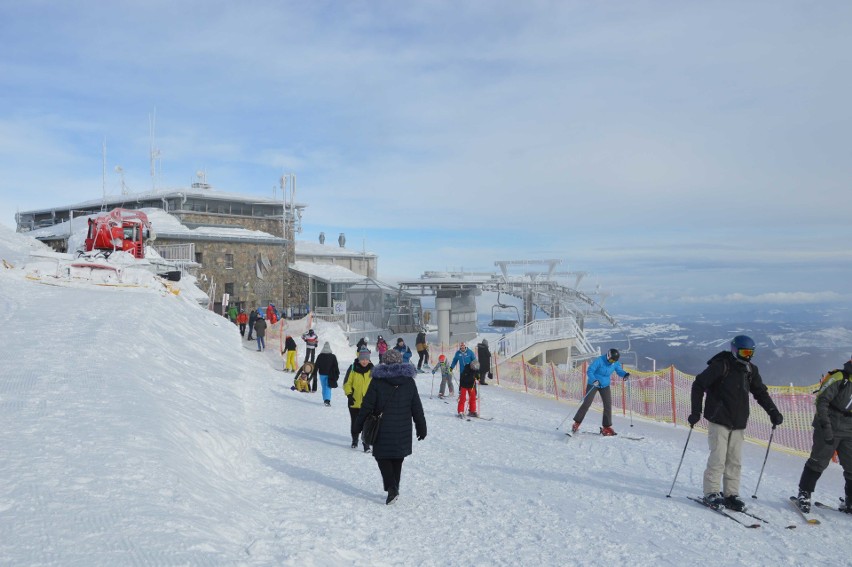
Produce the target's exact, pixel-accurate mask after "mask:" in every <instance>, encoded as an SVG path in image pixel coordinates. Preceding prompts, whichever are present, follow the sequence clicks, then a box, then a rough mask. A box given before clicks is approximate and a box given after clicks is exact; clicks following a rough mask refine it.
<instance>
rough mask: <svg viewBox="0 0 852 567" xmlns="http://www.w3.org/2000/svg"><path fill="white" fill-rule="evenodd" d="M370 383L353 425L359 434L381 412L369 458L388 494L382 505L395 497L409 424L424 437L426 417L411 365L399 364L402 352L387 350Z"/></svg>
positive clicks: (407, 448)
mask: <svg viewBox="0 0 852 567" xmlns="http://www.w3.org/2000/svg"><path fill="white" fill-rule="evenodd" d="M371 374H372V380H371V381H370V386H369V387H368V388H367V393H366V394H365V395H364V400H363V401H362V402H361V411H360V412H359V413H358V420H357V421H356V422H355V430H356V431H357V432H358V433H360V432H361V430H362V429H363V428H364V420H365V419H367V415H369V414H370V413H372V412H374V411H379V412H381V413H382V426H381V427H380V428H379V433H378V437H376V442H375V444H374V445H373V457H374V458H375V459H376V464H377V465H378V466H379V472H380V473H381V475H382V484H383V485H384V489H385V491H386V492H387V493H388V496H387V499H386V500H385V504H393V503H394V502H395V501H396V499H397V497H398V496H399V481H400V479H401V477H402V463H403V461H404V460H405V457H407V456H408V455H410V454H411V429H412V428H411V423H412V421H413V422H414V426H415V428H416V433H417V440H418V441H422V440H423V439H425V438H426V417H425V416H424V415H423V404H422V403H421V402H420V395H419V394H418V392H417V384H415V383H414V377H415V376H416V375H417V369H416V368H414V365H413V364H407V363H404V362H402V353H400V352H399V351H398V350H389V351H387V352H386V353H385V364H380V365H378V366H376V367H375V368H373V371H372V373H371Z"/></svg>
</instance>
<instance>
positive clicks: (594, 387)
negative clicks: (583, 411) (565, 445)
mask: <svg viewBox="0 0 852 567" xmlns="http://www.w3.org/2000/svg"><path fill="white" fill-rule="evenodd" d="M589 386H591V387H590V388H589V391H588V392H586V395H585V396H583V399H582V400H580V405H583V403H584V402H585V401H586V398H588V397H589V394H591V393H592V392H594V391H595V390H597V389H598V387H597V386H595V385H594V384H589ZM569 417H571V414H568V415H566V416H565V419H563V420H562V423H560V424H559V425H557V426H556V431H559V428H560V427H562V424H563V423H565V422H566V421H568V418H569Z"/></svg>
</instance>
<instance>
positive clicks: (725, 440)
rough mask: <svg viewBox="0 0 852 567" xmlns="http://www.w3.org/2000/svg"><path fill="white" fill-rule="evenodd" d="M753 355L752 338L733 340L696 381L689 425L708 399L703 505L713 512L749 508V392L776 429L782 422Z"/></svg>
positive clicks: (705, 405) (706, 406) (693, 421)
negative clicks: (745, 483)
mask: <svg viewBox="0 0 852 567" xmlns="http://www.w3.org/2000/svg"><path fill="white" fill-rule="evenodd" d="M754 351H755V345H754V341H753V340H752V339H751V337H748V336H746V335H737V336H736V337H734V339H733V340H732V341H731V349H730V351H722V352H720V353H718V354H716V355H715V356H714V357H713V358H711V359H710V360H709V361H707V368H706V369H705V370H704V371H703V372H701V374H699V375H698V376H696V377H695V382H693V383H692V413H691V414H690V415H689V417H688V418H687V421H688V422H689V426H690V427H694V426H695V424H696V423H698V421H699V420H700V419H701V404H702V401H704V418H705V419H706V420H707V422H708V424H707V442H708V443H709V445H710V456H709V457H708V458H707V468H706V469H705V470H704V502H705V503H706V504H707V505H708V506H711V507H714V508H718V507H720V506H725V507H726V508H730V509H731V510H737V511H742V510H744V509H745V503H744V502H743V501H742V500H740V497H739V493H740V473H741V470H742V452H743V437H744V434H745V428H746V425H747V423H748V417H749V400H748V395H749V392H751V395H752V396H754V399H755V400H757V403H758V404H760V407H762V408H763V409H764V410H765V411H766V413H767V414H768V415H769V421H770V422H771V423H772V426H773V427H775V426H778V425H781V423H782V422H783V421H784V417H783V416H782V415H781V412H779V411H778V408H776V407H775V404H774V403H773V402H772V398H770V397H769V391H768V390H767V389H766V386H765V385H764V384H763V379H762V378H761V377H760V372H759V371H758V369H757V366H755V365H754V364H752V363H751V359H752V357H753V356H754ZM705 394H706V396H707V399H706V401H705V400H704V396H705ZM720 488H721V490H720Z"/></svg>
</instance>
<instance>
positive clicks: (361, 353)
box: [358, 347, 370, 360]
mask: <svg viewBox="0 0 852 567" xmlns="http://www.w3.org/2000/svg"><path fill="white" fill-rule="evenodd" d="M358 360H370V349H368V348H367V347H361V348H360V349H359V350H358Z"/></svg>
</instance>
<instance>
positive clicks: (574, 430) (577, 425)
mask: <svg viewBox="0 0 852 567" xmlns="http://www.w3.org/2000/svg"><path fill="white" fill-rule="evenodd" d="M578 431H580V422H579V421H575V422H574V425H572V426H571V433H577V432H578Z"/></svg>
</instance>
